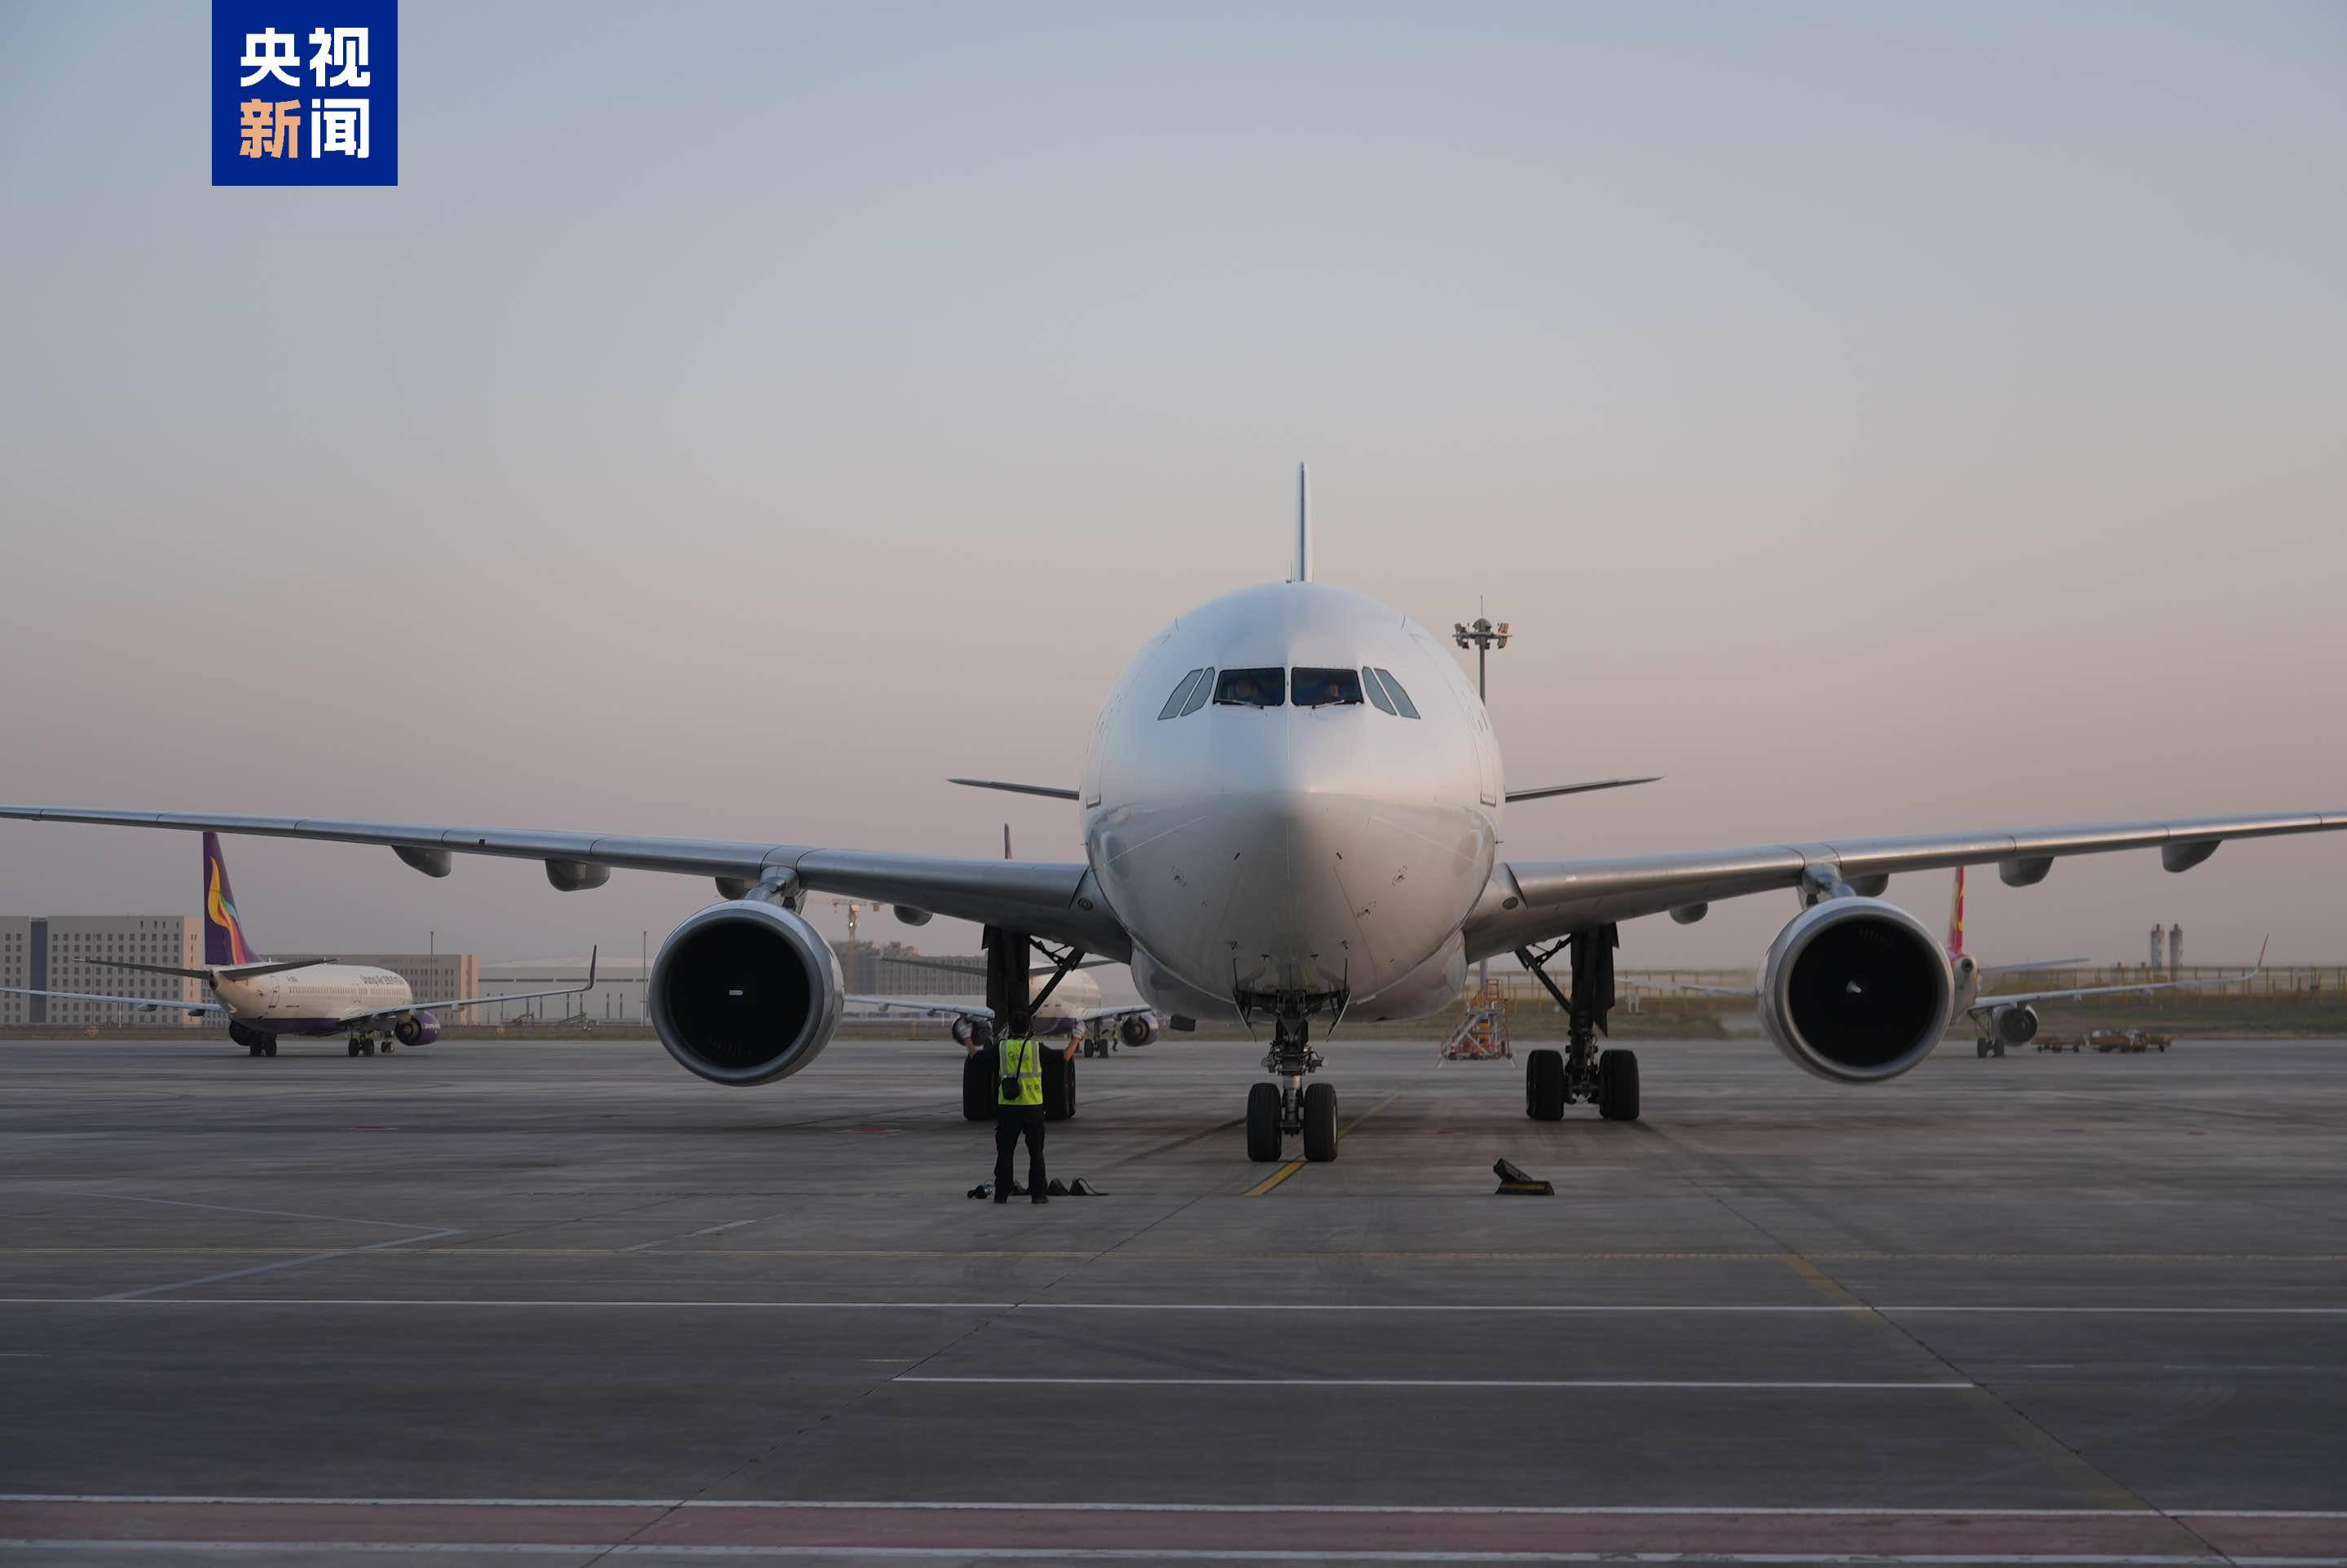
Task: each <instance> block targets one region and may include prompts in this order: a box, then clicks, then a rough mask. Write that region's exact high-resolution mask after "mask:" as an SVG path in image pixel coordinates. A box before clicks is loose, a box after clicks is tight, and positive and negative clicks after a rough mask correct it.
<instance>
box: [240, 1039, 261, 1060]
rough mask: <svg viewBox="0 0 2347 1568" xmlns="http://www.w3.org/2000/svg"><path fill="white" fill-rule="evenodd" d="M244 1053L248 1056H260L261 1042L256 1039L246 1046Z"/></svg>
mask: <svg viewBox="0 0 2347 1568" xmlns="http://www.w3.org/2000/svg"><path fill="white" fill-rule="evenodd" d="M244 1054H245V1055H247V1056H259V1055H260V1054H261V1042H260V1041H258V1040H255V1041H254V1042H253V1043H252V1044H251V1045H248V1046H246V1047H245V1048H244Z"/></svg>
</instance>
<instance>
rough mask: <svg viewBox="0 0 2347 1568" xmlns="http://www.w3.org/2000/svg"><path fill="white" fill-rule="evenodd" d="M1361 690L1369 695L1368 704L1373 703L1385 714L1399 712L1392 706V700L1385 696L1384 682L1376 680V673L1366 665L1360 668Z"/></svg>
mask: <svg viewBox="0 0 2347 1568" xmlns="http://www.w3.org/2000/svg"><path fill="white" fill-rule="evenodd" d="M1361 690H1362V691H1364V692H1368V694H1369V701H1370V702H1375V703H1376V704H1377V705H1378V707H1380V708H1383V709H1384V710H1385V711H1386V712H1389V713H1396V712H1400V710H1399V709H1398V708H1396V707H1395V706H1394V705H1393V699H1392V698H1391V697H1389V696H1387V695H1386V688H1385V682H1382V681H1379V680H1378V672H1377V671H1374V670H1372V669H1370V668H1369V667H1368V665H1366V664H1364V665H1362V666H1361Z"/></svg>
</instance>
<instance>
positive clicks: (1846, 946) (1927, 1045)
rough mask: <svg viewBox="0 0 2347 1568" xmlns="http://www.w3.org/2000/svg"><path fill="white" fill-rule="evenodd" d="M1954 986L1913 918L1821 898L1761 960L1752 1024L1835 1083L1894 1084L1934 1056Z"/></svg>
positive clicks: (1876, 904)
mask: <svg viewBox="0 0 2347 1568" xmlns="http://www.w3.org/2000/svg"><path fill="white" fill-rule="evenodd" d="M1954 997H1955V979H1954V977H1953V975H1952V974H1951V973H1950V971H1949V968H1948V955H1947V950H1946V949H1945V948H1942V947H1941V946H1940V943H1939V939H1938V938H1936V937H1934V936H1933V935H1932V932H1931V931H1930V930H1928V929H1927V928H1926V927H1924V925H1923V923H1922V921H1921V920H1918V919H1916V918H1915V917H1914V916H1912V915H1910V914H1909V913H1907V911H1906V910H1904V909H1901V908H1900V907H1898V906H1897V905H1895V904H1886V903H1884V902H1883V901H1882V900H1881V899H1879V898H1829V899H1827V900H1825V901H1824V902H1823V903H1820V904H1817V905H1814V906H1812V907H1809V908H1807V909H1804V910H1802V911H1801V913H1800V914H1799V915H1798V916H1796V917H1794V919H1793V921H1792V923H1791V924H1790V925H1788V926H1787V927H1785V928H1784V929H1783V930H1782V931H1779V932H1778V934H1777V939H1776V940H1775V941H1774V942H1771V943H1770V944H1769V945H1768V956H1767V957H1765V958H1762V959H1761V961H1760V1022H1761V1026H1762V1027H1763V1028H1765V1029H1766V1030H1768V1038H1769V1039H1770V1040H1774V1041H1776V1043H1777V1049H1778V1050H1781V1051H1783V1052H1784V1053H1785V1054H1786V1055H1787V1056H1788V1057H1790V1058H1792V1059H1793V1061H1794V1062H1795V1064H1797V1065H1798V1066H1799V1067H1801V1068H1803V1069H1805V1070H1807V1071H1810V1072H1813V1073H1815V1074H1817V1075H1818V1076H1819V1078H1830V1079H1833V1080H1835V1081H1837V1082H1841V1083H1877V1082H1880V1081H1882V1080H1883V1079H1886V1078H1896V1077H1898V1076H1899V1075H1900V1074H1901V1073H1902V1072H1904V1071H1907V1070H1908V1069H1909V1068H1911V1067H1913V1066H1914V1065H1915V1064H1916V1063H1917V1062H1919V1061H1922V1060H1923V1059H1924V1058H1925V1057H1926V1056H1929V1055H1930V1054H1931V1053H1932V1047H1934V1046H1936V1045H1938V1044H1939V1043H1940V1035H1941V1032H1942V1030H1945V1029H1946V1028H1947V1026H1948V1012H1949V1009H1950V1007H1951V1006H1952V1003H1953V1001H1954Z"/></svg>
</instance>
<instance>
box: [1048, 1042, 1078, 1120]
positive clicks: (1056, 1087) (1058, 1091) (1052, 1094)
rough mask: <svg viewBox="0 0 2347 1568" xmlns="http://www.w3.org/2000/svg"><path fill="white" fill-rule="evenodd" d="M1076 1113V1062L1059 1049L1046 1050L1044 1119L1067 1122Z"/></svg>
mask: <svg viewBox="0 0 2347 1568" xmlns="http://www.w3.org/2000/svg"><path fill="white" fill-rule="evenodd" d="M1039 1049H1040V1048H1039ZM1075 1113H1076V1064H1075V1063H1074V1062H1072V1061H1069V1060H1068V1059H1067V1058H1066V1057H1064V1056H1062V1055H1061V1054H1060V1053H1059V1052H1058V1051H1057V1050H1044V1051H1043V1120H1044V1121H1046V1122H1065V1121H1067V1120H1068V1119H1069V1118H1070V1117H1071V1116H1073V1115H1074V1114H1075Z"/></svg>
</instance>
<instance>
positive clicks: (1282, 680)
mask: <svg viewBox="0 0 2347 1568" xmlns="http://www.w3.org/2000/svg"><path fill="white" fill-rule="evenodd" d="M1214 701H1215V702H1219V703H1222V704H1224V705H1225V706H1228V707H1234V708H1276V707H1278V706H1279V705H1280V704H1281V703H1283V702H1286V701H1287V671H1285V670H1282V669H1280V668H1279V667H1278V666H1277V665H1276V664H1275V665H1273V666H1272V667H1271V668H1269V669H1267V670H1225V671H1223V678H1222V680H1221V681H1219V682H1216V683H1215V686H1214Z"/></svg>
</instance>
